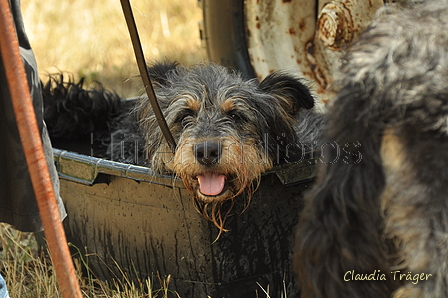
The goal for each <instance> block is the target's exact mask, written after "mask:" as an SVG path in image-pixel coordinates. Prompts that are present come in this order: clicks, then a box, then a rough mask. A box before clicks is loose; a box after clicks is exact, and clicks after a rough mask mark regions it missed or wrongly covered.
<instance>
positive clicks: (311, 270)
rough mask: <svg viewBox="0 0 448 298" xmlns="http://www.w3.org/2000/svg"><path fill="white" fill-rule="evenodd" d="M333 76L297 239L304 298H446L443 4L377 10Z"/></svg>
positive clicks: (447, 111)
mask: <svg viewBox="0 0 448 298" xmlns="http://www.w3.org/2000/svg"><path fill="white" fill-rule="evenodd" d="M341 72H342V74H341V77H340V79H339V80H338V81H337V82H336V88H337V90H338V92H337V94H336V97H335V99H334V101H333V104H332V106H331V107H330V109H329V112H328V117H329V120H328V121H329V122H328V126H327V129H326V132H325V134H324V137H323V138H324V140H323V142H324V144H325V143H326V144H327V145H326V146H325V148H327V149H328V150H325V151H323V152H324V154H323V156H324V157H325V160H326V162H324V163H321V164H320V166H319V170H318V177H317V182H316V184H315V186H314V187H313V189H312V191H311V192H310V193H309V194H308V195H307V199H306V202H305V204H306V205H305V208H304V210H303V213H302V215H301V219H300V222H299V226H298V232H297V235H296V245H295V258H294V267H295V271H296V273H297V274H298V280H299V285H300V287H301V291H302V297H344V298H348V297H356V298H359V297H396V298H398V297H424V298H432V297H433V298H436V297H437V298H441V297H448V199H447V195H448V183H447V181H448V170H447V164H448V88H447V83H448V3H447V1H433V2H430V1H428V2H427V3H420V4H418V5H409V7H404V8H400V7H395V6H390V7H384V8H383V9H382V10H381V11H380V12H379V13H378V14H377V18H376V20H374V21H373V23H372V24H371V25H370V26H369V27H368V29H367V30H366V31H365V32H364V33H363V34H362V35H361V36H360V38H359V39H358V40H357V41H356V42H355V43H354V44H353V45H351V47H350V48H349V49H348V53H347V55H346V56H345V58H344V59H343V61H342V70H341ZM336 144H338V145H339V146H340V148H342V149H343V150H344V151H345V158H339V154H340V152H338V151H337V150H330V149H333V148H335V147H336V146H335V145H336Z"/></svg>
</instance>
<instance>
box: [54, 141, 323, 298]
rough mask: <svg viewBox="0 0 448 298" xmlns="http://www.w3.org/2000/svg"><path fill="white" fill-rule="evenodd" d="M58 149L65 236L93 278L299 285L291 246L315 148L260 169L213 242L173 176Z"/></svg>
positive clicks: (199, 287) (231, 293) (201, 285)
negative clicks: (248, 199)
mask: <svg viewBox="0 0 448 298" xmlns="http://www.w3.org/2000/svg"><path fill="white" fill-rule="evenodd" d="M54 156H55V163H56V166H57V169H58V171H59V175H60V178H61V197H62V198H63V200H64V203H65V206H66V209H67V213H68V216H67V218H66V219H65V221H64V224H65V228H66V234H67V238H68V240H69V241H70V242H71V243H73V244H74V246H76V247H77V248H78V249H79V250H80V251H82V252H86V253H87V254H88V255H89V256H88V258H87V260H88V263H89V267H90V269H91V270H93V272H94V273H95V275H96V276H97V277H98V278H100V279H106V280H110V279H113V278H116V279H121V278H122V277H123V273H122V272H124V273H125V274H126V276H127V277H128V278H130V279H132V280H135V281H138V280H142V279H143V278H146V277H155V278H156V279H157V276H161V277H166V276H167V275H171V282H170V286H169V288H170V290H173V291H176V292H177V293H178V294H179V295H180V297H182V298H190V297H208V296H210V297H213V298H216V297H232V298H236V297H244V298H248V297H266V295H265V294H263V293H264V291H263V289H264V290H266V291H269V294H270V297H282V296H281V295H282V294H281V293H283V292H284V288H286V292H287V294H288V297H294V296H295V294H297V290H296V287H295V278H294V276H293V273H292V270H291V249H292V240H293V235H294V231H295V226H296V223H297V218H298V213H299V210H300V208H301V205H302V194H303V192H304V191H305V190H306V189H307V188H308V187H309V185H310V184H311V181H312V178H313V177H314V174H315V159H314V158H313V156H312V154H308V155H307V156H306V158H305V159H304V160H302V161H301V162H298V163H295V164H288V165H284V166H281V167H278V168H275V169H274V170H272V171H270V172H268V173H266V174H264V175H263V177H262V179H261V184H260V187H259V188H258V190H257V191H256V193H255V194H254V197H253V199H252V203H251V204H250V206H249V208H248V209H247V210H246V211H245V212H243V213H242V214H239V213H235V214H233V215H232V216H230V217H229V218H228V219H227V222H226V225H225V227H226V228H227V229H229V230H230V231H229V232H226V233H224V234H223V235H221V237H220V238H219V239H218V240H217V241H216V242H214V243H213V241H214V240H215V238H216V236H217V234H218V230H217V228H216V227H215V226H214V225H213V224H212V223H210V222H209V221H207V220H205V219H204V218H203V217H202V216H201V215H200V214H199V213H198V212H197V211H196V210H195V209H194V206H193V202H192V198H191V196H190V194H189V193H188V191H187V190H186V189H185V188H184V186H183V183H182V181H180V180H179V179H176V178H173V177H169V176H160V175H156V174H154V173H153V172H152V170H151V169H149V168H145V167H139V166H134V165H129V164H123V163H117V162H112V161H107V160H104V159H99V158H94V157H89V156H86V155H82V154H77V153H71V152H69V151H65V150H58V149H54ZM239 199H241V201H243V200H244V198H239ZM236 209H238V206H237V208H236ZM241 209H242V207H241V206H240V210H241ZM156 286H157V285H156ZM257 295H258V296H257ZM173 297H177V296H173Z"/></svg>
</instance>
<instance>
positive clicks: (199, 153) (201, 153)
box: [194, 141, 221, 165]
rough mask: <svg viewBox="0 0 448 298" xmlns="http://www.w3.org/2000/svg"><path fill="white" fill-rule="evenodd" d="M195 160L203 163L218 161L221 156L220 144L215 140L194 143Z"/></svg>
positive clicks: (208, 163)
mask: <svg viewBox="0 0 448 298" xmlns="http://www.w3.org/2000/svg"><path fill="white" fill-rule="evenodd" d="M194 150H195V152H194V154H195V156H196V160H197V161H198V162H199V163H201V164H203V165H212V164H216V163H218V161H219V159H220V158H221V144H220V143H219V142H215V141H204V142H201V143H198V144H196V145H195V148H194Z"/></svg>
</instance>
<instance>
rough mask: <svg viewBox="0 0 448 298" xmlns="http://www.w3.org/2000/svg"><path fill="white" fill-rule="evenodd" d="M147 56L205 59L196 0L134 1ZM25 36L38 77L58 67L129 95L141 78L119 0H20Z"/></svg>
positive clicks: (186, 60)
mask: <svg viewBox="0 0 448 298" xmlns="http://www.w3.org/2000/svg"><path fill="white" fill-rule="evenodd" d="M131 5H132V6H133V11H134V16H135V19H136V22H137V26H138V29H139V33H140V38H141V41H142V46H143V49H144V52H145V56H146V58H147V60H149V61H154V60H160V59H164V58H168V59H171V60H177V61H179V62H181V63H183V64H193V63H197V62H200V61H202V60H204V59H206V54H205V50H204V49H203V48H202V47H201V43H200V39H199V29H198V21H199V20H200V19H201V18H202V17H201V10H200V9H199V8H198V7H197V0H160V1H156V0H152V1H148V0H146V1H145V0H133V1H131ZM22 12H23V16H24V22H25V27H26V31H27V34H28V37H29V39H30V42H31V46H32V47H33V50H34V52H35V55H36V59H37V63H38V66H39V70H40V75H41V78H42V79H44V76H45V74H47V73H54V72H56V71H58V70H62V71H68V72H72V73H74V74H75V75H77V76H78V77H79V76H86V77H87V78H88V79H91V80H98V81H100V82H102V83H103V84H104V85H105V86H106V87H108V88H111V89H113V90H115V91H116V92H118V93H119V94H122V95H123V96H127V97H131V96H135V95H139V92H140V81H139V80H131V82H129V81H127V79H128V78H131V77H133V76H135V75H137V74H138V70H137V66H136V63H135V58H134V54H133V50H132V45H131V42H130V38H129V33H128V31H127V27H126V24H125V20H124V17H123V13H122V10H121V5H120V1H119V0H103V1H91V0H65V1H58V0H48V1H38V0H22Z"/></svg>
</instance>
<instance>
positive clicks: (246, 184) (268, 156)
mask: <svg viewBox="0 0 448 298" xmlns="http://www.w3.org/2000/svg"><path fill="white" fill-rule="evenodd" d="M149 73H150V76H151V79H152V81H153V85H154V89H155V92H156V95H157V99H158V101H159V104H160V106H161V109H162V111H163V113H164V116H165V118H166V121H167V124H168V126H169V128H170V130H171V133H172V134H173V137H174V139H175V140H176V142H177V147H176V149H175V153H174V154H173V153H172V152H171V149H170V148H169V146H168V143H167V142H166V140H165V139H164V137H163V135H162V132H161V129H160V128H159V126H158V124H157V121H156V117H155V115H154V113H153V111H152V108H151V105H150V103H149V100H148V99H147V98H146V97H142V98H141V99H140V100H138V101H137V103H136V105H135V109H134V110H133V112H132V113H131V114H129V111H130V109H129V108H127V106H126V103H123V102H122V101H118V103H117V102H116V101H115V100H110V98H111V97H112V96H110V95H108V94H107V93H105V92H104V91H102V90H99V91H85V90H83V89H82V88H80V87H81V86H79V84H78V85H77V84H71V85H70V86H69V87H67V86H66V85H64V84H62V83H61V82H59V83H57V84H56V87H55V86H54V85H55V84H54V83H53V84H51V83H50V84H49V85H48V84H47V87H46V88H44V90H46V92H44V94H47V96H46V97H47V98H49V100H48V102H49V103H48V105H49V109H50V108H51V107H53V108H52V109H53V110H54V109H55V108H54V106H55V104H54V102H59V105H60V106H62V105H63V106H64V107H67V106H69V105H70V104H69V103H68V101H70V100H69V99H70V98H72V99H75V101H79V98H80V97H83V96H80V95H79V94H80V93H83V92H84V95H85V96H84V97H86V98H87V99H89V98H95V97H96V96H98V95H99V96H100V97H101V94H105V95H107V96H105V97H107V99H108V100H102V104H101V105H100V109H101V110H103V112H100V113H98V110H97V109H96V108H93V105H92V110H94V112H95V113H96V114H100V115H103V119H102V120H101V121H100V122H104V121H105V120H106V122H107V121H109V120H108V119H109V118H107V117H111V116H112V118H113V119H112V121H110V122H111V123H112V124H109V125H108V127H109V130H106V133H105V134H103V136H100V137H99V138H100V139H104V135H107V134H112V138H114V135H115V134H116V132H117V131H118V132H120V134H121V135H126V134H127V135H129V133H131V132H133V131H134V132H136V131H135V130H134V125H135V123H137V121H135V120H134V119H132V117H133V116H134V114H135V115H136V116H137V118H138V123H139V124H140V131H139V132H137V134H139V135H140V136H141V137H142V138H143V140H144V146H143V147H144V150H145V152H146V158H147V159H148V160H150V166H151V167H152V168H153V169H154V170H155V171H156V172H159V173H163V172H172V173H174V174H175V175H177V176H179V177H181V178H182V180H183V182H184V184H185V186H186V188H187V189H188V190H189V191H190V192H191V193H192V195H193V197H194V198H195V206H196V207H197V209H198V210H199V211H200V212H201V213H202V214H203V215H204V216H205V217H206V218H208V219H211V220H212V221H213V222H214V223H215V224H216V225H217V226H218V227H219V228H220V229H221V230H222V229H223V225H224V220H225V217H226V215H227V213H228V211H230V209H231V206H233V202H234V200H233V199H234V198H235V197H236V196H238V195H239V194H241V193H242V192H244V191H245V192H246V193H247V197H248V199H249V200H250V197H251V194H252V193H253V191H254V190H255V189H256V187H257V185H258V181H259V178H260V175H261V174H262V173H263V172H265V171H266V170H268V169H270V168H271V167H272V166H273V165H275V164H281V163H285V162H292V161H293V159H294V156H299V157H300V155H301V153H302V148H303V146H302V145H301V144H304V143H313V141H315V140H316V139H317V138H318V136H319V133H318V130H319V129H318V127H319V125H320V123H321V122H322V119H321V117H320V116H319V115H318V114H317V113H316V112H314V110H313V109H312V108H313V106H314V98H313V96H312V94H311V93H310V91H309V89H308V87H307V86H306V85H305V84H304V83H303V82H302V80H301V79H299V78H297V77H295V76H293V75H290V74H287V73H286V72H280V71H279V72H274V73H272V74H271V75H269V76H268V77H266V78H265V79H264V80H263V81H262V82H260V83H259V82H258V81H257V80H255V79H251V80H245V79H243V78H242V76H241V75H240V74H239V73H238V72H235V71H231V70H229V69H227V68H225V67H223V66H219V65H217V64H213V63H207V64H200V65H196V66H193V67H182V66H179V65H177V64H176V63H161V64H157V65H154V66H153V67H150V68H149ZM61 86H62V87H61ZM57 90H59V92H60V90H63V92H62V93H65V94H59V95H57V96H54V94H55V91H57ZM52 94H53V95H52ZM55 97H57V98H59V99H60V100H59V101H58V100H55ZM84 99H85V98H84ZM87 101H89V100H87ZM51 102H53V104H51ZM93 102H96V100H93ZM79 106H81V104H80V103H78V102H76V103H73V107H72V108H70V109H69V110H75V111H76V108H77V107H79ZM61 109H63V107H59V108H57V110H61ZM121 109H122V110H123V111H125V114H127V115H130V117H124V118H123V113H120V112H118V113H117V111H120V110H121ZM87 110H88V111H87ZM104 110H108V112H104ZM86 111H87V112H86ZM70 114H71V115H73V112H70ZM75 114H76V113H75ZM78 114H79V113H78ZM81 114H82V115H80V116H78V118H82V117H84V115H91V114H92V111H91V109H90V108H85V107H84V108H83V109H82V112H81ZM104 117H106V119H104ZM50 118H53V117H50ZM115 119H118V121H115ZM129 119H131V121H129ZM73 120H74V121H70V122H71V125H70V127H73V126H74V123H78V122H79V121H81V122H82V123H83V124H84V125H85V124H86V122H91V121H90V120H89V119H76V120H75V119H73ZM94 121H96V119H95V120H94ZM48 122H49V123H51V119H49V121H48ZM63 122H66V120H63ZM117 123H118V124H117ZM95 125H96V124H95ZM95 125H93V126H95ZM49 126H50V125H49ZM129 128H130V129H129ZM53 130H54V129H53V128H52V127H50V128H49V131H50V134H52V131H53ZM84 131H85V132H87V131H89V130H88V129H84ZM296 131H298V132H299V134H300V136H299V137H298V135H297V132H296ZM106 139H107V141H106V142H109V141H110V137H109V138H106ZM115 139H117V137H115ZM112 143H114V142H112ZM115 145H116V144H112V147H111V148H112V149H111V150H110V152H111V153H114V152H117V151H119V150H117V148H114V146H115ZM118 147H120V146H118ZM134 149H135V146H134V147H133V148H132V149H131V151H132V150H134ZM118 155H119V154H118ZM115 156H117V154H115ZM134 157H135V156H134ZM223 204H227V205H226V207H225V208H223ZM229 205H230V206H229ZM224 209H225V210H226V211H224V213H223V214H222V212H221V211H222V210H224Z"/></svg>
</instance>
